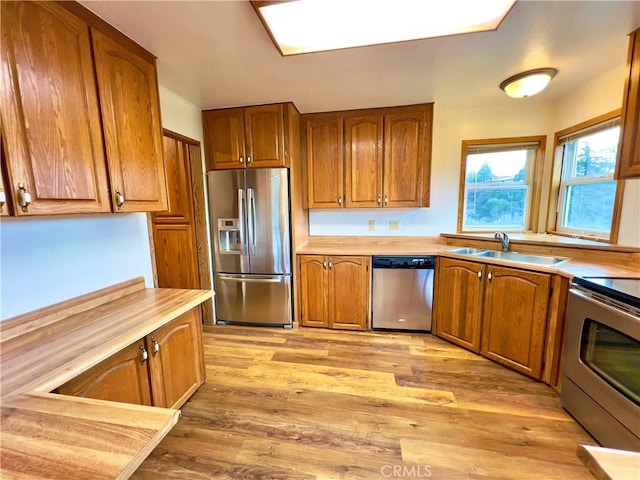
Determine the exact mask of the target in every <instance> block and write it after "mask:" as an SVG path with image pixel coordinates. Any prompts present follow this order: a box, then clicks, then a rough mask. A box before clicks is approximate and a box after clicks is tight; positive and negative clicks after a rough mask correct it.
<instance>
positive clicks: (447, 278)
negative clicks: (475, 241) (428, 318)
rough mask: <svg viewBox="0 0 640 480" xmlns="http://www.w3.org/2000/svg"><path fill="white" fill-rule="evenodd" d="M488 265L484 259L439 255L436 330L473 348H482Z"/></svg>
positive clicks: (435, 313) (464, 345)
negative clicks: (453, 257)
mask: <svg viewBox="0 0 640 480" xmlns="http://www.w3.org/2000/svg"><path fill="white" fill-rule="evenodd" d="M484 272H485V268H484V265H483V264H481V263H473V262H465V261H461V260H453V259H450V258H443V257H441V258H439V259H438V270H437V278H436V281H435V289H436V298H435V305H434V312H433V313H434V317H435V322H434V323H435V327H436V330H435V334H436V335H437V336H439V337H441V338H444V339H445V340H448V341H450V342H452V343H455V344H456V345H460V346H461V347H464V348H466V349H468V350H471V351H472V352H476V353H478V352H479V351H480V327H481V324H482V295H483V292H484V282H483V276H484Z"/></svg>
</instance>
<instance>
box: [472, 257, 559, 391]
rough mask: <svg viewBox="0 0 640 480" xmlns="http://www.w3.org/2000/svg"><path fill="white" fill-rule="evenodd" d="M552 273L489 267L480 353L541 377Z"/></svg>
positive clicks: (532, 375)
mask: <svg viewBox="0 0 640 480" xmlns="http://www.w3.org/2000/svg"><path fill="white" fill-rule="evenodd" d="M549 284H550V277H549V275H547V274H543V273H535V272H527V271H523V270H516V269H512V268H502V267H489V269H488V272H487V280H486V292H485V300H484V317H483V325H482V348H481V353H482V355H484V356H485V357H487V358H490V359H491V360H494V361H496V362H498V363H502V364H503V365H506V366H508V367H510V368H512V369H513V370H516V371H518V372H520V373H524V374H525V375H529V376H531V377H533V378H537V379H539V378H540V374H541V372H542V359H543V353H544V340H545V333H546V332H545V329H546V326H547V307H548V302H549Z"/></svg>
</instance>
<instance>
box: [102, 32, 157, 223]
mask: <svg viewBox="0 0 640 480" xmlns="http://www.w3.org/2000/svg"><path fill="white" fill-rule="evenodd" d="M92 39H93V51H94V56H95V66H96V74H97V79H98V93H99V100H100V108H101V113H102V125H103V129H104V138H105V147H106V152H107V162H108V165H109V174H110V177H111V192H112V195H113V203H114V205H115V206H116V209H115V211H118V212H138V211H148V212H152V211H160V210H166V209H167V187H166V177H165V169H164V161H163V156H162V127H161V121H160V103H159V98H158V84H157V79H156V68H155V63H151V62H149V61H148V60H147V59H145V58H142V57H141V56H140V55H138V54H137V53H135V52H133V51H132V50H130V49H128V48H126V47H124V46H123V45H122V44H120V43H119V42H117V41H115V40H114V39H112V38H111V37H108V36H107V35H104V34H103V33H102V32H99V31H97V30H95V29H92Z"/></svg>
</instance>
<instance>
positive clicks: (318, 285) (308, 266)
mask: <svg viewBox="0 0 640 480" xmlns="http://www.w3.org/2000/svg"><path fill="white" fill-rule="evenodd" d="M299 261H300V298H301V301H302V305H301V307H300V310H301V319H300V323H301V324H302V326H303V327H327V326H328V324H327V310H328V307H327V298H328V295H327V287H328V284H327V265H328V262H327V259H326V258H325V257H322V256H317V255H301V256H300V257H299Z"/></svg>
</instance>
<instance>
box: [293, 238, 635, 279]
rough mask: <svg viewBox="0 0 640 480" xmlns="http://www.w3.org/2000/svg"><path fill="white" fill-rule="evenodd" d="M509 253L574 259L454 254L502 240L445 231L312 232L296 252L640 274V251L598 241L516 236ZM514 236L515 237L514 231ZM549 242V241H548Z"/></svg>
mask: <svg viewBox="0 0 640 480" xmlns="http://www.w3.org/2000/svg"><path fill="white" fill-rule="evenodd" d="M513 237H514V238H512V242H511V245H510V247H509V250H510V251H516V252H522V253H532V254H537V255H547V256H548V255H554V256H562V257H568V258H570V259H571V260H569V261H567V262H565V263H562V264H560V265H558V266H557V267H549V266H544V265H535V264H526V263H519V262H513V261H508V260H501V259H494V258H486V257H474V256H472V255H465V254H456V253H451V252H450V250H453V249H456V248H460V247H463V246H469V247H477V248H482V249H487V250H500V243H499V242H498V241H497V240H495V239H493V238H492V236H488V235H471V234H469V235H453V234H451V235H449V234H446V235H444V234H443V235H442V236H440V237H330V236H312V237H309V239H308V241H307V242H306V243H305V244H304V245H301V246H300V247H299V248H298V249H297V250H296V254H298V255H364V256H369V255H436V256H443V257H449V258H455V259H458V260H470V261H475V262H482V263H486V264H493V265H503V266H509V267H514V268H521V269H524V270H532V271H536V272H546V273H554V274H558V275H562V276H564V277H567V278H569V279H571V278H573V277H575V276H600V277H640V249H638V248H633V247H618V246H614V245H612V246H607V245H606V244H603V243H598V242H593V241H588V240H584V241H580V240H577V239H573V238H565V237H558V236H553V235H542V234H536V235H513ZM510 238H511V235H510ZM546 240H548V241H546Z"/></svg>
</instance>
